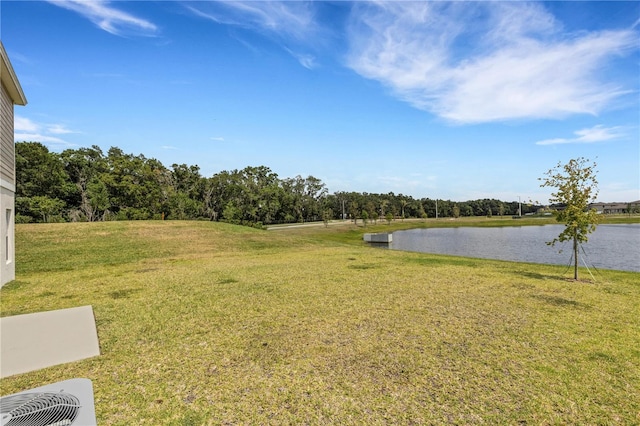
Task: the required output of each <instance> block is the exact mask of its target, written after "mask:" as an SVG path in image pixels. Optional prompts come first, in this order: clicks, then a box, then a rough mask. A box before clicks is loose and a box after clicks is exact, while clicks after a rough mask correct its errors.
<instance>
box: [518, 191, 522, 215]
mask: <svg viewBox="0 0 640 426" xmlns="http://www.w3.org/2000/svg"><path fill="white" fill-rule="evenodd" d="M518 217H522V203H521V202H520V196H519V195H518Z"/></svg>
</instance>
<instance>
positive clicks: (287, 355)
mask: <svg viewBox="0 0 640 426" xmlns="http://www.w3.org/2000/svg"><path fill="white" fill-rule="evenodd" d="M501 220H502V221H504V222H509V223H510V224H513V222H516V221H514V220H512V219H510V218H509V219H493V220H492V221H501ZM526 220H527V221H528V220H529V219H526ZM522 221H525V219H522ZM539 221H540V220H539ZM543 221H544V219H543ZM440 222H441V223H448V222H449V221H446V220H440ZM417 223H418V222H416V223H411V224H410V223H406V224H402V223H396V224H394V225H391V226H389V225H377V226H369V227H367V228H361V227H354V226H352V225H343V226H330V227H328V228H325V227H323V226H320V227H310V228H295V229H287V230H281V231H260V230H255V229H250V228H243V227H238V226H231V225H226V224H221V223H210V222H159V221H158V222H109V223H92V224H88V223H77V224H39V225H18V226H17V228H16V238H17V240H16V250H17V253H18V258H17V271H16V273H17V277H18V279H17V280H16V281H14V282H13V283H10V284H8V285H6V286H5V287H4V288H2V290H1V291H0V303H1V304H0V308H1V315H2V316H7V315H15V314H23V313H30V312H39V311H45V310H52V309H59V308H69V307H75V306H82V305H87V304H90V305H92V306H93V308H94V312H95V315H96V322H97V328H98V335H99V339H100V349H101V353H102V355H101V356H99V357H96V358H93V359H88V360H84V361H80V362H75V363H70V364H65V365H60V366H55V367H51V368H47V369H44V370H40V371H36V372H32V373H27V374H23V375H18V376H14V377H10V378H7V379H3V380H1V381H0V388H1V393H2V394H8V393H13V392H18V391H22V390H26V389H29V388H33V387H37V386H41V385H44V384H47V383H51V382H56V381H60V380H66V379H70V378H74V377H87V378H89V379H91V380H92V381H93V384H94V391H95V403H96V411H97V416H98V422H99V424H100V425H116V424H117V425H119V424H122V425H130V424H149V425H159V424H175V425H201V424H215V425H217V424H227V425H240V424H347V425H348V424H369V425H376V424H379V425H382V424H487V425H493V424H527V425H531V424H535V425H538V424H624V425H627V424H639V423H640V274H638V273H631V272H617V271H601V275H600V276H597V277H596V278H597V279H598V281H597V282H588V281H586V282H578V283H576V282H573V281H571V280H569V279H568V278H570V276H571V271H566V269H567V268H566V267H564V266H546V265H535V264H524V263H513V262H501V261H488V260H480V259H467V258H460V257H450V256H440V255H428V254H420V253H403V252H398V251H388V250H377V249H372V248H370V247H368V246H366V245H365V244H364V243H362V237H361V235H362V233H363V232H375V231H378V230H390V229H391V228H402V227H404V226H405V225H406V226H407V227H415V226H416V224H417ZM429 223H430V221H426V222H424V224H425V226H431V225H427V224H429ZM478 223H480V224H482V223H486V222H483V221H479V222H477V223H475V224H476V225H477V224H478ZM520 223H521V222H518V224H520ZM536 223H542V222H536ZM550 223H551V221H550ZM522 224H525V223H524V222H522ZM583 276H585V274H583Z"/></svg>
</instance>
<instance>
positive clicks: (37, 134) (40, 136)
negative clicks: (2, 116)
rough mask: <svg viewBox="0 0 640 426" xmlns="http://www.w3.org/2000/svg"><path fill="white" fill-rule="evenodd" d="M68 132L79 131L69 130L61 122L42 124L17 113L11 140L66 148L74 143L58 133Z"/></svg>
mask: <svg viewBox="0 0 640 426" xmlns="http://www.w3.org/2000/svg"><path fill="white" fill-rule="evenodd" d="M70 133H80V132H78V131H75V130H70V129H68V128H67V127H66V126H65V125H63V124H44V123H37V122H35V121H33V120H31V119H29V118H26V117H22V116H19V115H16V116H15V117H14V133H13V140H14V141H16V142H21V141H29V142H40V143H43V144H45V145H48V146H49V147H51V148H54V149H60V148H68V147H72V146H76V145H75V144H72V143H70V142H67V141H66V140H64V139H62V138H61V137H60V136H59V135H64V134H70Z"/></svg>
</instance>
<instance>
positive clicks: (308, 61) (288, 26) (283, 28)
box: [186, 0, 320, 69]
mask: <svg viewBox="0 0 640 426" xmlns="http://www.w3.org/2000/svg"><path fill="white" fill-rule="evenodd" d="M186 7H187V9H188V10H190V11H191V12H192V13H194V14H195V15H197V16H199V17H201V18H205V19H209V20H211V21H213V22H216V23H218V24H224V25H233V26H237V27H241V28H245V29H249V30H252V31H256V30H257V31H260V32H263V33H267V34H268V35H270V36H275V37H276V39H278V40H279V42H280V43H281V45H282V47H283V49H284V50H285V51H287V52H288V53H289V54H290V55H291V56H293V57H294V58H295V59H296V60H297V61H298V62H299V63H300V65H302V66H303V67H305V68H307V69H313V68H315V67H316V66H317V63H316V57H315V56H314V55H312V54H310V53H300V51H301V50H303V49H302V48H301V47H300V45H305V46H306V45H309V44H313V43H315V42H316V39H317V38H318V34H319V32H320V27H319V26H318V24H317V22H316V20H315V12H314V5H313V2H302V1H285V2H279V1H276V2H273V1H248V2H243V1H236V0H232V1H228V0H227V1H216V2H190V3H189V4H187V5H186ZM238 40H239V41H240V42H241V43H243V44H245V45H247V47H249V48H251V49H252V50H254V49H255V48H254V47H253V46H252V45H249V44H247V43H246V42H245V41H243V40H242V39H238ZM285 40H286V42H285ZM285 44H286V45H285ZM289 44H294V45H298V47H296V48H295V49H294V48H290V47H288V45H289ZM305 49H306V47H305Z"/></svg>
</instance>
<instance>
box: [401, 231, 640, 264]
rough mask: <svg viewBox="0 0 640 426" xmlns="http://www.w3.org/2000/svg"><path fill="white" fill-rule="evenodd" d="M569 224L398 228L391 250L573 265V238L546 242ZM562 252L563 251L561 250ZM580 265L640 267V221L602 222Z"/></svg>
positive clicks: (583, 252) (582, 250)
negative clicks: (404, 229) (635, 222)
mask: <svg viewBox="0 0 640 426" xmlns="http://www.w3.org/2000/svg"><path fill="white" fill-rule="evenodd" d="M563 228H564V225H545V226H508V227H500V228H474V227H460V228H429V229H410V230H407V231H396V232H394V233H393V242H392V243H391V244H389V248H390V249H394V250H404V251H417V252H422V253H437V254H450V255H455V256H465V257H479V258H485V259H499V260H512V261H516V262H532V263H550V264H558V265H567V266H568V265H569V264H572V252H573V244H572V242H568V241H567V242H564V243H556V245H555V247H551V246H548V245H547V244H545V243H546V242H547V241H551V240H553V239H554V238H555V237H557V236H558V234H560V232H562V230H563ZM559 251H561V252H560V253H559ZM579 255H580V260H579V262H580V266H584V264H585V263H586V264H587V266H588V267H589V268H591V267H593V266H595V267H596V268H597V269H617V270H622V271H634V272H640V224H624V225H599V226H598V227H597V228H596V230H595V232H594V233H593V234H591V235H590V236H589V241H588V242H587V243H585V244H583V245H582V248H581V249H580V253H579Z"/></svg>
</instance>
